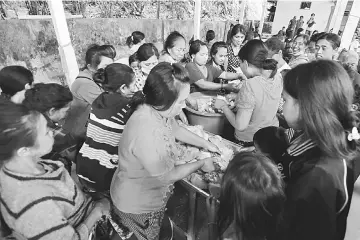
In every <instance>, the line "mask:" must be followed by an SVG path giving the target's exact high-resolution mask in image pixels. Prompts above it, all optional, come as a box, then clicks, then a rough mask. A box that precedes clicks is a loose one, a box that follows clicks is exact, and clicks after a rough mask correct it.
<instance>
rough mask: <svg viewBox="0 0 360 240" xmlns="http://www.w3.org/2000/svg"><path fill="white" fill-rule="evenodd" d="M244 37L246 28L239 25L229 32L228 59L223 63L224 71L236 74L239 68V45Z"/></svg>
mask: <svg viewBox="0 0 360 240" xmlns="http://www.w3.org/2000/svg"><path fill="white" fill-rule="evenodd" d="M245 35H246V28H245V27H244V26H243V25H241V24H236V25H235V26H234V27H233V28H232V29H231V32H230V36H229V38H228V57H227V61H226V62H225V69H226V70H227V71H228V72H233V73H236V72H237V69H238V68H239V67H240V59H239V57H238V53H239V51H240V47H241V44H242V43H243V42H244V39H245Z"/></svg>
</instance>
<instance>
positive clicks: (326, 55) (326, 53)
mask: <svg viewBox="0 0 360 240" xmlns="http://www.w3.org/2000/svg"><path fill="white" fill-rule="evenodd" d="M340 44H341V38H340V37H339V36H338V35H336V34H334V33H325V32H323V33H320V34H319V35H318V37H317V41H316V46H315V49H316V59H326V60H333V59H336V57H337V54H338V50H339V47H340Z"/></svg>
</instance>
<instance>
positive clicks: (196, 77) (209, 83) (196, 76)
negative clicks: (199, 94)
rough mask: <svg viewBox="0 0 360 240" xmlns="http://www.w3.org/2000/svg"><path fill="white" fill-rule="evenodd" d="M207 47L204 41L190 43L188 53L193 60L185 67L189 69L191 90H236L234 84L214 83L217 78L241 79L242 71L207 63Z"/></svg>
mask: <svg viewBox="0 0 360 240" xmlns="http://www.w3.org/2000/svg"><path fill="white" fill-rule="evenodd" d="M208 52H209V50H208V48H207V46H206V43H204V42H202V41H200V40H195V41H194V42H192V43H191V46H190V50H189V54H190V56H191V57H192V59H193V61H192V62H190V63H188V64H186V69H187V70H188V71H189V78H190V83H191V84H193V86H192V87H193V88H192V91H193V92H194V91H204V90H210V91H213V90H222V89H224V90H227V91H230V92H238V91H239V89H238V88H237V87H236V86H235V85H234V84H223V83H215V82H214V80H215V79H217V78H222V79H227V80H234V79H242V78H243V76H244V75H243V74H242V73H233V72H225V71H222V70H221V69H219V68H217V67H214V66H212V65H207V64H206V63H207V60H208V56H209V55H208Z"/></svg>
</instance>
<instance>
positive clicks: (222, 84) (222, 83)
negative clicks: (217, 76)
mask: <svg viewBox="0 0 360 240" xmlns="http://www.w3.org/2000/svg"><path fill="white" fill-rule="evenodd" d="M223 86H224V82H223V81H221V88H220V90H223V89H224V87H223Z"/></svg>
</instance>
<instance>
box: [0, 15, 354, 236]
mask: <svg viewBox="0 0 360 240" xmlns="http://www.w3.org/2000/svg"><path fill="white" fill-rule="evenodd" d="M303 24H304V21H303V17H300V19H299V20H298V21H296V18H294V19H292V20H291V21H290V25H289V29H290V30H294V31H292V32H297V34H296V35H293V34H292V32H291V31H287V33H285V35H286V36H287V39H284V34H283V33H282V32H281V33H280V32H279V34H278V35H276V36H273V37H271V38H270V39H267V40H266V41H265V42H264V41H263V40H262V39H256V38H258V37H256V38H255V37H254V34H253V32H252V31H250V32H249V31H247V29H246V27H244V26H243V25H241V24H237V25H235V26H233V27H232V28H231V29H230V31H229V33H228V35H227V36H228V39H227V42H223V41H217V39H216V33H215V32H214V31H212V30H210V31H208V32H207V34H206V41H201V40H194V39H191V40H190V41H189V45H187V41H186V38H185V37H184V36H183V35H182V34H181V33H179V32H177V31H174V32H171V33H170V34H169V36H168V37H167V38H166V40H165V42H164V46H163V49H162V51H159V50H158V49H157V48H156V47H155V45H154V44H152V43H147V42H146V38H145V34H144V33H142V32H139V31H135V32H133V33H132V34H131V36H129V38H128V39H127V41H126V43H127V45H128V46H129V49H130V52H131V55H130V56H129V57H128V64H122V63H117V62H116V61H115V59H116V50H115V48H114V47H113V46H111V45H96V44H94V45H91V46H90V47H89V48H88V50H87V51H86V53H85V54H84V55H85V65H84V67H83V68H82V69H81V71H80V74H79V76H78V77H77V78H76V79H75V81H74V82H73V83H72V85H71V86H70V87H66V86H62V85H59V84H55V83H48V84H44V83H35V82H36V79H34V77H33V74H32V72H31V71H30V70H28V69H26V68H24V67H21V66H6V67H4V68H3V69H1V70H0V88H1V97H0V112H1V115H0V163H1V168H0V212H1V215H0V216H1V218H0V227H1V235H0V236H1V237H8V238H10V239H11V237H12V238H15V239H39V240H45V239H51V240H56V239H59V240H60V239H88V238H89V235H90V233H91V232H92V230H93V229H94V228H95V227H96V226H98V225H99V223H103V222H106V219H107V218H106V219H105V218H104V217H103V216H110V219H112V220H111V221H112V222H115V223H116V225H117V228H116V229H115V230H116V232H117V233H118V234H119V237H121V238H122V239H130V238H132V239H138V240H156V239H172V230H171V229H172V225H171V224H165V223H166V222H169V219H168V217H167V215H166V206H167V202H168V200H169V198H170V196H171V195H172V193H173V190H174V183H175V182H177V181H179V180H181V179H184V178H185V177H187V176H189V175H190V174H191V173H193V172H195V171H197V170H199V169H201V170H202V171H203V172H211V171H214V170H215V168H216V167H215V165H214V158H212V157H210V158H205V159H202V160H198V161H194V162H191V163H186V164H179V163H178V159H179V154H180V153H179V150H178V147H177V144H178V141H180V142H183V143H186V144H188V145H193V146H196V147H198V148H202V149H206V150H208V151H210V152H213V153H219V152H220V150H219V149H218V147H217V146H216V145H214V144H213V143H211V142H209V141H207V140H204V139H203V138H201V137H199V136H198V135H196V134H194V133H193V132H190V131H189V130H187V129H186V128H185V127H184V126H183V124H180V122H183V123H185V124H187V118H186V115H185V114H184V112H183V111H182V110H183V108H184V107H185V106H186V104H185V103H186V99H187V98H188V96H189V94H190V93H191V92H199V91H200V92H201V91H213V92H215V93H219V94H220V93H224V92H226V93H231V92H232V93H234V94H236V100H235V106H236V107H235V110H232V109H230V108H229V107H228V104H227V103H226V102H225V101H224V100H222V99H216V100H215V101H214V103H213V104H214V107H215V108H216V109H219V110H222V112H223V113H224V115H225V117H226V118H227V120H228V121H229V123H230V124H231V125H232V126H233V127H234V142H235V143H237V144H239V145H241V146H244V147H250V146H253V147H254V148H255V149H256V150H255V151H253V152H245V153H240V154H237V155H236V156H235V157H234V158H233V160H232V161H231V162H230V164H229V165H228V167H227V169H226V171H225V174H224V176H223V179H222V182H221V194H220V197H219V199H218V200H219V203H218V201H217V200H216V199H215V198H214V197H210V198H209V199H207V209H208V229H209V239H214V240H215V239H233V240H235V239H248V240H252V239H254V240H255V239H256V240H271V239H284V240H303V239H307V240H312V239H314V240H315V239H336V240H340V239H344V236H345V232H346V220H347V216H348V213H349V209H350V203H351V197H352V193H353V188H354V183H355V180H356V179H357V177H358V175H359V173H360V171H359V170H358V168H357V161H359V160H358V158H359V152H358V150H359V149H358V140H359V139H360V135H359V133H358V124H359V121H358V118H357V112H358V103H359V102H358V101H359V100H360V99H359V94H358V88H359V84H360V75H359V72H358V68H357V67H358V61H359V56H358V54H357V53H356V52H354V51H352V50H342V51H339V47H340V41H341V39H340V37H339V36H338V35H336V34H333V33H314V32H312V31H313V29H312V27H313V25H314V24H315V21H314V15H312V16H311V18H310V20H309V21H308V22H307V23H306V24H307V25H308V28H307V30H306V32H305V33H304V32H303V30H301V31H300V29H303V28H302V27H303ZM309 25H311V26H309ZM282 31H284V29H283V30H282ZM310 35H311V36H310ZM254 38H255V39H254ZM187 49H188V52H186V51H187ZM231 80H240V81H241V82H242V84H241V85H240V86H241V87H239V86H238V85H236V84H233V83H232V82H231ZM73 164H75V165H76V166H73ZM72 169H75V172H76V176H74V175H71V173H72ZM74 179H78V183H77V182H75V181H74ZM95 229H96V228H95ZM169 229H170V231H168V230H169ZM169 232H170V233H169Z"/></svg>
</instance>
